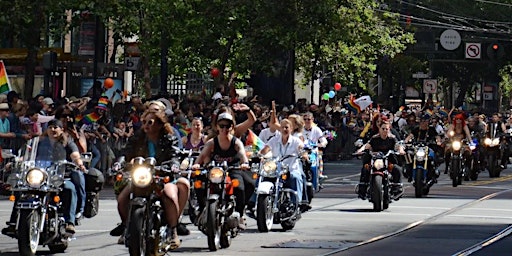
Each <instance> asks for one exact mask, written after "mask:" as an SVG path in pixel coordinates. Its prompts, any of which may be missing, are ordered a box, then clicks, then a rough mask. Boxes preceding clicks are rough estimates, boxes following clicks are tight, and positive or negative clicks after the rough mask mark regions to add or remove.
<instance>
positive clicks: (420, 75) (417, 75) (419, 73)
mask: <svg viewBox="0 0 512 256" xmlns="http://www.w3.org/2000/svg"><path fill="white" fill-rule="evenodd" d="M428 77H429V75H428V74H425V73H423V72H418V73H414V74H412V78H428Z"/></svg>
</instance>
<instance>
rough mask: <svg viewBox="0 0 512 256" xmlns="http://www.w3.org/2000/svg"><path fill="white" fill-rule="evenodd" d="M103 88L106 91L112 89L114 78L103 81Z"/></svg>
mask: <svg viewBox="0 0 512 256" xmlns="http://www.w3.org/2000/svg"><path fill="white" fill-rule="evenodd" d="M103 86H104V87H105V88H106V89H110V88H112V87H113V86H114V79H112V78H107V79H105V81H103Z"/></svg>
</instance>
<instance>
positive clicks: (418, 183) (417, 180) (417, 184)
mask: <svg viewBox="0 0 512 256" xmlns="http://www.w3.org/2000/svg"><path fill="white" fill-rule="evenodd" d="M414 196H416V198H421V197H423V170H421V169H418V170H416V175H415V177H414Z"/></svg>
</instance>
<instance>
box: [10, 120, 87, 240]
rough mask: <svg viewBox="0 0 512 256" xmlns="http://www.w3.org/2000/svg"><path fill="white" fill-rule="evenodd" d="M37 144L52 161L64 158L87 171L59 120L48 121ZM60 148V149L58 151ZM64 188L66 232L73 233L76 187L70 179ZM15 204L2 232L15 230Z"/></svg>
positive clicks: (75, 146) (81, 169)
mask: <svg viewBox="0 0 512 256" xmlns="http://www.w3.org/2000/svg"><path fill="white" fill-rule="evenodd" d="M43 141H44V142H47V144H44V142H43ZM48 143H49V144H48ZM39 145H40V146H39V147H38V150H47V151H51V153H52V156H53V158H52V161H59V160H64V158H65V159H66V160H68V161H70V162H74V163H75V164H76V165H77V166H78V168H79V169H80V171H82V172H87V169H86V168H85V166H84V163H83V162H82V159H81V156H80V153H79V152H78V147H77V145H76V144H75V142H73V140H72V139H71V138H69V137H68V136H67V134H65V133H64V125H63V123H62V122H61V121H60V120H58V119H53V120H51V121H50V122H48V128H47V129H46V131H45V135H43V136H42V137H41V138H40V142H39ZM42 145H46V146H47V147H43V146H42ZM53 145H56V146H53ZM48 147H50V148H48ZM60 149H62V151H60ZM64 150H65V151H64ZM64 189H65V190H67V191H69V192H70V200H69V202H64V204H65V207H64V209H65V212H64V220H65V221H66V232H67V233H70V234H74V233H75V214H76V206H77V192H76V191H77V189H78V188H75V185H74V184H73V183H72V182H71V181H69V180H66V181H65V182H64ZM16 198H18V197H16ZM16 204H17V202H16V201H15V202H14V206H13V210H12V213H11V217H10V220H9V222H8V227H7V228H4V229H2V234H7V235H8V234H12V233H14V232H15V230H16Z"/></svg>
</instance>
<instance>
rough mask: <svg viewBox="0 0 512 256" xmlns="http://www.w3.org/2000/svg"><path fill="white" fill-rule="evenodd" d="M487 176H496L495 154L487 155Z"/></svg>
mask: <svg viewBox="0 0 512 256" xmlns="http://www.w3.org/2000/svg"><path fill="white" fill-rule="evenodd" d="M488 168H489V178H496V177H497V176H496V172H498V173H499V171H498V165H497V164H496V156H494V155H493V154H491V155H490V156H489V167H488Z"/></svg>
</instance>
